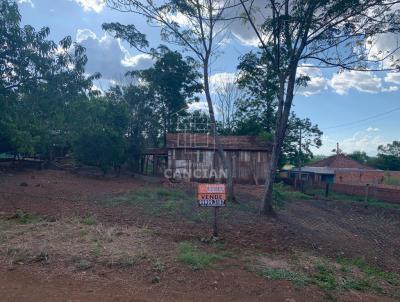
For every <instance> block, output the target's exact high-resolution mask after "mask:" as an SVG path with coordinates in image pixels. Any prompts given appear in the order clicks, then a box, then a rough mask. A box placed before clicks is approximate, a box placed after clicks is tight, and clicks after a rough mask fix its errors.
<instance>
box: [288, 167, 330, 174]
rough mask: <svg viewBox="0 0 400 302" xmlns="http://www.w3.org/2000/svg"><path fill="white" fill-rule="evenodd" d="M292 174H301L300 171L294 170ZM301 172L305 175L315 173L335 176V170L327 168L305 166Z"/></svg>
mask: <svg viewBox="0 0 400 302" xmlns="http://www.w3.org/2000/svg"><path fill="white" fill-rule="evenodd" d="M290 172H299V169H292V170H290ZM301 172H304V173H315V174H329V175H334V174H335V170H334V169H331V168H327V167H309V166H305V167H302V168H301Z"/></svg>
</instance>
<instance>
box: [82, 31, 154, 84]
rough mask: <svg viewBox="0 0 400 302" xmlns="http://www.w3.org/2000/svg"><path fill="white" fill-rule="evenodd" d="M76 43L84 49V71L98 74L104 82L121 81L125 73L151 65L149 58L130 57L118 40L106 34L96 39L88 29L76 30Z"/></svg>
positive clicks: (141, 56) (141, 55)
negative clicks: (86, 57) (86, 60)
mask: <svg viewBox="0 0 400 302" xmlns="http://www.w3.org/2000/svg"><path fill="white" fill-rule="evenodd" d="M76 41H77V42H79V43H80V44H81V45H82V46H84V47H85V48H86V54H87V56H88V63H87V65H86V71H87V72H88V73H94V72H100V73H101V74H102V76H103V78H104V79H106V80H121V79H122V78H123V77H124V75H125V73H126V72H127V71H129V70H132V69H145V68H149V67H151V66H152V64H153V61H152V59H151V57H150V56H148V55H145V54H139V55H131V54H130V53H129V51H128V49H126V48H125V47H123V46H122V44H121V42H120V41H119V40H117V39H114V38H112V37H110V36H109V35H107V34H105V35H103V36H102V37H97V35H96V34H95V33H94V32H93V31H91V30H90V29H78V30H77V33H76Z"/></svg>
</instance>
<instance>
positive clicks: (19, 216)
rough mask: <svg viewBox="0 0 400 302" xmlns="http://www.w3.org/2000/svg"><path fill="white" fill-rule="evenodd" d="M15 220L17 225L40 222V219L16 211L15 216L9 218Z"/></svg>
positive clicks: (31, 214) (34, 215) (36, 216)
mask: <svg viewBox="0 0 400 302" xmlns="http://www.w3.org/2000/svg"><path fill="white" fill-rule="evenodd" d="M11 219H15V220H16V221H17V222H18V223H22V224H33V223H38V222H40V220H41V219H40V217H39V216H38V215H36V214H33V213H26V212H23V211H21V210H17V211H16V212H15V214H14V215H13V216H12V217H11Z"/></svg>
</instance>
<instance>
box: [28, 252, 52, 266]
mask: <svg viewBox="0 0 400 302" xmlns="http://www.w3.org/2000/svg"><path fill="white" fill-rule="evenodd" d="M32 262H40V263H42V264H48V263H49V254H48V253H47V252H46V251H42V252H40V253H39V254H37V255H36V256H34V257H33V259H32Z"/></svg>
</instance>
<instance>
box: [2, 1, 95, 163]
mask: <svg viewBox="0 0 400 302" xmlns="http://www.w3.org/2000/svg"><path fill="white" fill-rule="evenodd" d="M0 8H1V10H0V151H1V152H4V151H8V152H13V153H19V154H21V153H24V154H30V155H32V154H40V155H42V156H45V157H48V156H49V154H50V153H51V152H50V149H51V148H52V146H54V145H55V144H65V140H66V138H67V137H68V133H69V130H68V128H69V124H70V123H69V120H68V119H71V114H70V113H71V111H70V109H71V108H72V107H73V106H74V104H75V102H80V100H82V99H85V98H86V97H87V95H88V94H90V91H91V88H92V82H93V80H94V79H96V78H98V77H99V75H98V74H94V75H92V76H89V77H87V76H86V75H85V70H84V67H85V64H86V62H87V57H86V55H85V49H84V48H83V47H81V46H80V45H78V44H72V40H71V38H70V37H66V38H64V39H63V40H61V42H60V43H59V44H56V43H54V42H53V41H51V40H48V39H47V37H48V35H49V33H50V30H49V28H47V27H45V28H42V29H41V30H39V31H36V30H35V29H34V28H33V27H32V26H29V25H26V26H24V27H21V26H20V22H21V16H20V14H19V11H18V6H17V5H16V3H15V2H14V1H6V0H2V1H0Z"/></svg>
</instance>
